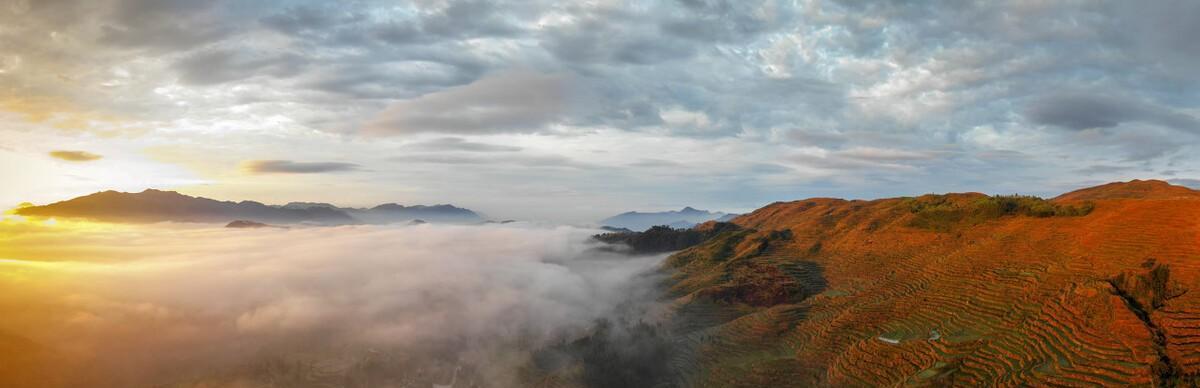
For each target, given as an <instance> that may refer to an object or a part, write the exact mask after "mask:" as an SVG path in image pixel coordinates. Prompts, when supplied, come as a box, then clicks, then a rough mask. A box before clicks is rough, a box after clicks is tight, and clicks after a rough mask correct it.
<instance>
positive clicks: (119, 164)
mask: <svg viewBox="0 0 1200 388" xmlns="http://www.w3.org/2000/svg"><path fill="white" fill-rule="evenodd" d="M1197 36H1200V3H1197V2H1193V1H1165V0H1164V1H1154V2H1128V1H1053V2H1051V1H1033V0H1019V1H986V2H968V1H896V2H885V1H879V2H871V1H768V0H762V1H760V0H736V1H734V0H730V1H719V0H677V1H669V0H660V1H608V0H596V1H570V2H551V1H538V0H520V1H449V0H414V1H408V2H405V1H386V2H370V1H340V2H328V1H312V2H304V1H193V0H163V1H151V0H92V1H62V0H18V1H4V2H0V207H8V206H15V205H16V204H18V203H20V202H24V201H30V202H35V203H49V202H53V201H58V200H63V199H67V198H71V197H74V196H78V195H83V194H87V193H91V192H95V191H101V190H108V189H114V190H121V191H140V190H142V189H146V188H158V189H169V190H177V191H180V192H182V193H185V194H190V195H199V196H206V197H211V198H217V199H227V200H242V199H251V200H257V201H262V202H266V203H286V202H289V201H323V202H332V203H336V204H339V205H348V206H368V205H375V204H378V203H383V202H397V203H403V204H437V203H452V204H455V205H458V206H464V207H468V208H471V209H474V210H477V211H479V212H481V213H483V214H485V215H487V216H489V217H492V218H496V219H503V218H513V219H527V220H549V221H562V222H589V221H594V220H597V219H600V218H603V217H606V216H609V215H612V214H615V213H619V212H623V211H627V210H664V209H677V208H681V207H683V206H694V207H698V208H703V209H711V210H723V211H734V212H738V211H748V210H752V209H755V208H758V207H760V206H763V205H766V204H768V203H770V202H773V201H780V200H794V199H801V198H807V197H824V196H833V197H845V198H879V197H889V196H900V195H917V194H923V193H930V192H952V191H953V192H959V191H980V192H987V193H1018V192H1019V193H1029V194H1037V195H1047V196H1052V195H1056V194H1058V193H1061V192H1065V191H1068V190H1071V189H1074V188H1079V187H1083V186H1088V185H1093V184H1097V183H1102V182H1108V181H1114V180H1127V179H1132V178H1159V179H1168V180H1172V181H1173V182H1177V183H1183V184H1196V183H1197V182H1198V181H1196V179H1197V178H1200V171H1198V170H1197V166H1200V163H1197V162H1200V156H1197V155H1200V152H1197V151H1200V150H1198V148H1200V147H1198V146H1197V145H1198V144H1200V143H1198V141H1197V140H1198V135H1200V94H1198V92H1197V90H1200V89H1198V88H1197V86H1198V84H1200V71H1197V70H1196V69H1195V64H1196V63H1200V39H1195V37H1197Z"/></svg>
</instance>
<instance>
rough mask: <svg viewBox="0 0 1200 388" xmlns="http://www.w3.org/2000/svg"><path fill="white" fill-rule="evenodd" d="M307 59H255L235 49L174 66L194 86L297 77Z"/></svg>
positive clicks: (288, 56) (190, 58) (289, 56)
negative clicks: (264, 77) (256, 78)
mask: <svg viewBox="0 0 1200 388" xmlns="http://www.w3.org/2000/svg"><path fill="white" fill-rule="evenodd" d="M306 62H307V60H305V59H304V58H303V57H301V56H299V55H296V54H280V55H275V56H265V57H254V56H249V55H247V54H244V53H240V52H237V51H233V50H220V49H218V50H209V51H203V52H199V53H195V54H192V55H189V56H187V57H185V58H183V59H181V60H180V61H179V62H176V63H175V64H174V67H175V69H176V70H177V71H178V72H179V77H180V80H181V81H183V82H185V83H188V84H192V85H212V84H218V83H224V82H229V81H236V80H243V79H246V78H251V77H255V76H262V75H269V76H273V77H287V76H291V75H295V74H298V73H299V72H300V71H301V70H302V69H303V67H304V66H305V64H306Z"/></svg>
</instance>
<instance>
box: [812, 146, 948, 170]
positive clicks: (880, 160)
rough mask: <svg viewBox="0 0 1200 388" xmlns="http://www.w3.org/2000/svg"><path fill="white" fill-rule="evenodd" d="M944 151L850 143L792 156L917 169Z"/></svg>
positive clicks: (837, 164)
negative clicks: (865, 145) (848, 145)
mask: <svg viewBox="0 0 1200 388" xmlns="http://www.w3.org/2000/svg"><path fill="white" fill-rule="evenodd" d="M944 154H945V153H944V152H934V151H910V150H902V149H891V148H876V147H852V148H848V149H842V150H834V151H828V150H824V149H817V150H816V151H815V152H804V153H799V154H796V155H793V156H792V157H791V160H792V161H794V162H796V163H799V164H801V165H804V166H811V167H816V168H822V169H832V170H862V169H884V170H910V171H911V170H916V169H917V166H918V165H919V164H922V163H928V162H931V161H934V160H936V159H938V158H939V157H941V156H943V155H944Z"/></svg>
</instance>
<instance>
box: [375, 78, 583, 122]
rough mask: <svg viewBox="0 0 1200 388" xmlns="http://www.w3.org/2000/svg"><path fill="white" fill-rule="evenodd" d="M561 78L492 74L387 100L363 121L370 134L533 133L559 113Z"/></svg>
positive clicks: (560, 110)
mask: <svg viewBox="0 0 1200 388" xmlns="http://www.w3.org/2000/svg"><path fill="white" fill-rule="evenodd" d="M565 88H566V84H565V79H564V78H563V77H560V76H554V75H543V74H535V73H527V72H506V73H501V74H493V75H491V76H489V77H487V78H484V79H481V80H478V81H475V82H473V83H471V84H468V85H463V86H458V87H452V88H447V89H445V90H442V91H439V92H435V93H430V94H426V95H424V96H421V97H417V98H413V99H410V100H404V101H400V102H397V103H394V104H392V105H391V106H389V107H388V108H387V109H385V110H384V111H383V112H381V113H380V115H379V117H378V118H376V120H375V121H374V122H373V123H371V124H369V125H368V127H367V131H368V132H369V133H373V134H385V135H394V134H410V133H420V132H436V133H459V134H484V133H503V132H537V131H539V130H541V129H542V127H543V126H544V125H545V124H548V123H550V122H551V121H552V120H554V119H555V118H556V117H558V115H559V114H560V113H561V112H562V108H563V99H564V98H565V94H566V91H565Z"/></svg>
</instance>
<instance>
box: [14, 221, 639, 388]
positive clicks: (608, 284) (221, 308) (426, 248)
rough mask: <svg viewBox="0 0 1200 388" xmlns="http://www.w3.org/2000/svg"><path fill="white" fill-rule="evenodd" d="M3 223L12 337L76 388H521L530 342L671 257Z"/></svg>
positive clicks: (577, 236)
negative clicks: (367, 384) (348, 387)
mask: <svg viewBox="0 0 1200 388" xmlns="http://www.w3.org/2000/svg"><path fill="white" fill-rule="evenodd" d="M0 228H4V229H2V230H0V232H3V233H0V236H4V238H5V243H4V244H0V256H2V257H5V258H6V259H8V260H4V261H2V262H0V269H3V270H4V271H6V272H9V273H16V272H13V271H19V273H21V274H22V276H21V277H20V278H15V277H0V311H3V312H5V319H4V320H3V321H0V335H6V334H7V335H10V336H16V337H15V338H31V339H36V340H31V341H30V342H29V346H30V347H35V348H36V347H40V350H42V351H45V352H46V354H54V355H55V357H52V358H48V359H45V360H43V361H44V362H43V363H41V364H37V365H34V366H33V367H38V368H41V369H36V370H41V371H44V372H45V373H52V374H53V375H54V376H57V377H58V378H61V379H62V380H63V382H64V386H76V385H89V386H151V385H169V386H171V385H177V384H185V385H202V386H266V385H267V384H268V383H270V382H273V383H274V384H279V382H280V380H279V379H281V378H284V377H283V376H285V375H286V376H293V377H288V378H289V379H291V378H295V377H294V376H295V375H299V376H303V377H301V378H296V379H294V380H285V381H287V383H285V385H287V386H290V387H318V386H330V385H341V384H343V383H344V382H346V381H371V382H372V383H373V384H380V385H396V386H400V385H402V384H401V382H402V381H404V384H406V385H409V386H412V385H417V386H429V384H430V383H439V384H444V383H445V381H446V380H449V378H450V373H451V372H452V371H453V369H455V366H456V365H458V366H461V367H462V373H461V374H460V375H459V381H460V383H461V382H464V381H467V382H480V381H486V382H487V384H488V385H492V384H494V386H519V385H518V384H517V383H516V382H515V381H514V380H513V378H514V377H515V376H516V375H517V373H518V372H519V369H518V368H519V367H521V366H522V363H523V362H526V360H528V359H529V358H528V357H529V353H528V352H530V351H531V350H532V349H537V348H538V347H540V346H543V345H547V344H552V343H557V342H558V341H562V340H570V339H574V338H577V336H578V335H580V334H582V333H585V332H587V330H588V329H589V328H590V327H591V326H592V325H593V323H594V322H595V320H596V319H599V318H606V317H607V318H613V317H618V316H626V315H625V314H630V315H628V316H631V317H632V316H640V315H641V314H643V313H644V312H646V311H647V310H646V309H649V308H653V307H654V305H653V303H652V302H649V303H644V302H643V301H650V300H652V299H653V296H652V295H653V294H652V293H653V292H654V291H653V285H654V284H655V282H656V281H658V280H659V278H658V277H656V276H651V275H650V274H651V273H652V272H653V271H654V269H655V268H656V266H657V264H658V263H659V262H660V261H661V259H662V257H663V256H661V255H659V256H644V257H626V256H618V255H617V254H614V253H606V252H602V251H598V250H596V249H593V248H595V246H594V245H592V244H593V243H590V242H589V240H588V236H589V234H590V233H593V232H594V231H590V230H584V229H575V228H566V227H558V228H552V227H539V226H531V225H513V224H508V225H495V226H439V225H420V226H411V227H337V228H293V229H289V230H283V229H273V230H230V229H225V228H220V227H212V226H203V227H201V226H179V225H169V224H163V225H156V226H153V227H121V226H113V227H109V228H82V229H66V228H64V227H62V226H61V225H60V226H59V227H58V229H54V228H55V227H50V226H42V225H41V224H33V223H19V224H18V223H3V222H0ZM116 241H121V243H119V244H118V245H120V249H113V244H114V242H116ZM39 257H54V258H55V260H56V261H39V260H38V259H37V258H39ZM29 279H37V281H36V282H30V281H28V280H29ZM31 303H34V305H33V306H35V308H30V307H31ZM634 314H637V315H634ZM168 355H169V356H168ZM20 356H22V355H21V354H9V353H5V354H0V361H7V360H9V359H11V358H13V357H20ZM310 368H313V369H310ZM310 370H320V373H316V374H309V373H306V371H310ZM289 373H290V375H289ZM3 379H4V377H3V376H0V381H4V380H3ZM405 380H407V381H405ZM85 381H86V384H84V383H82V382H85ZM463 385H469V384H463ZM476 385H481V386H486V385H484V384H476Z"/></svg>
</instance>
